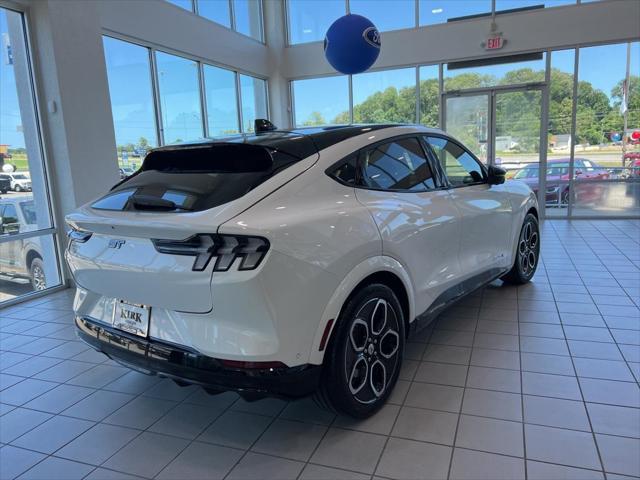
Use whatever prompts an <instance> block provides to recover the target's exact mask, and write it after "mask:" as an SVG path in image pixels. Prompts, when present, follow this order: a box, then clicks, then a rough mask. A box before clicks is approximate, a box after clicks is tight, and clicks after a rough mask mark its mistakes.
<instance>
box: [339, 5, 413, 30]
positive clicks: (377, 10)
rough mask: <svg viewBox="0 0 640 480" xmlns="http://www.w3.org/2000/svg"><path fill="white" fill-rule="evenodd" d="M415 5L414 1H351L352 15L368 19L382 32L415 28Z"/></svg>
mask: <svg viewBox="0 0 640 480" xmlns="http://www.w3.org/2000/svg"><path fill="white" fill-rule="evenodd" d="M415 5H416V4H415V1H414V0H349V9H350V11H351V13H356V14H358V15H363V16H365V17H367V18H368V19H369V20H371V21H372V22H373V24H374V25H375V26H376V28H377V29H378V31H380V32H386V31H389V30H399V29H401V28H413V27H415V22H416V21H415V18H416V6H415Z"/></svg>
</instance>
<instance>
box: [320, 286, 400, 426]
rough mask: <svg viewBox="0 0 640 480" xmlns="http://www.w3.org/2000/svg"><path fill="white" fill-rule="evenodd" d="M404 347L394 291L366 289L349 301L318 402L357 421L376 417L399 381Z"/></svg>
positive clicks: (325, 367) (326, 359) (329, 355)
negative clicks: (374, 415) (375, 414)
mask: <svg viewBox="0 0 640 480" xmlns="http://www.w3.org/2000/svg"><path fill="white" fill-rule="evenodd" d="M383 315H384V317H383ZM383 318H384V319H385V322H384V324H383V323H382V321H381V320H382V319H383ZM404 345H405V330H404V314H403V312H402V307H401V306H400V302H399V301H398V298H397V297H396V295H395V294H394V293H393V290H391V289H390V288H389V287H387V286H386V285H382V284H371V285H367V286H365V287H363V288H362V289H360V290H359V291H357V292H356V293H355V294H354V295H353V296H352V297H351V298H350V299H349V301H348V302H347V303H346V305H345V306H344V308H343V309H342V312H341V314H340V317H339V318H338V322H337V324H336V326H335V328H334V332H333V334H332V335H331V340H330V342H329V346H328V349H327V352H326V354H325V357H324V365H323V370H322V378H321V381H320V387H319V389H318V391H317V392H316V395H315V399H316V402H317V403H318V404H319V405H321V406H323V407H325V408H328V409H330V410H333V411H336V412H339V413H343V414H346V415H350V416H352V417H355V418H367V417H369V416H371V415H373V414H374V413H375V412H377V411H378V410H379V409H380V408H381V407H382V406H383V405H384V403H385V401H386V400H387V398H388V397H389V395H390V394H391V391H392V390H393V387H394V386H395V384H396V382H397V380H398V375H399V374H400V367H401V366H402V356H403V354H404ZM363 375H364V379H362V378H363Z"/></svg>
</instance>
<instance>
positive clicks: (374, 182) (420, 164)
mask: <svg viewBox="0 0 640 480" xmlns="http://www.w3.org/2000/svg"><path fill="white" fill-rule="evenodd" d="M360 161H361V168H362V177H363V178H362V180H363V184H364V186H366V187H369V188H375V189H377V190H389V191H411V192H423V191H425V190H433V189H435V188H436V184H435V180H434V177H433V172H432V171H431V166H430V165H429V161H428V160H427V156H426V155H425V152H424V150H423V149H422V145H420V142H419V141H418V139H417V138H413V137H409V138H401V139H398V140H394V141H391V142H388V143H383V144H380V145H377V146H376V147H373V148H370V149H368V150H364V151H363V152H362V153H361V156H360Z"/></svg>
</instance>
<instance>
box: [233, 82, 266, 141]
mask: <svg viewBox="0 0 640 480" xmlns="http://www.w3.org/2000/svg"><path fill="white" fill-rule="evenodd" d="M240 91H241V92H242V95H241V97H240V98H241V99H242V102H241V107H242V125H243V129H242V130H243V131H244V132H253V128H254V127H253V124H254V122H255V120H256V118H268V117H269V114H268V107H267V82H265V81H264V80H261V79H259V78H255V77H250V76H249V75H240Z"/></svg>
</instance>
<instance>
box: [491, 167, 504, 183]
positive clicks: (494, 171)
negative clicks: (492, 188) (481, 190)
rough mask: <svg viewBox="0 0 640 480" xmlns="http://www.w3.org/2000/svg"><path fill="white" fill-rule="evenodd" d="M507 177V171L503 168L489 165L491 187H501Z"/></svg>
mask: <svg viewBox="0 0 640 480" xmlns="http://www.w3.org/2000/svg"><path fill="white" fill-rule="evenodd" d="M506 175H507V171H506V170H505V169H504V168H502V167H496V166H495V165H489V178H488V183H489V185H501V184H503V183H504V179H505V177H506Z"/></svg>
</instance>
